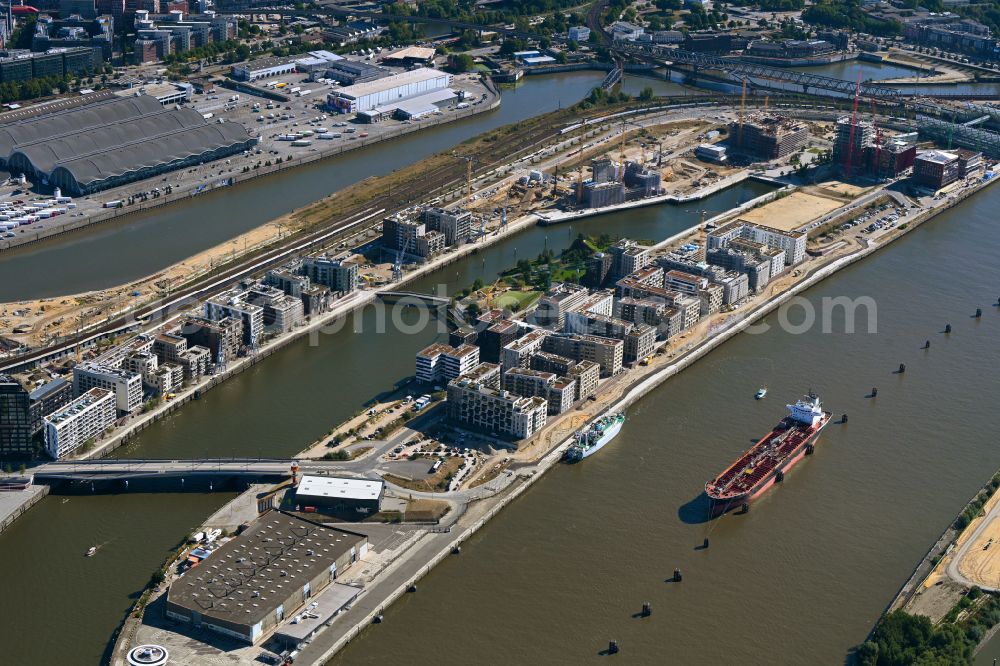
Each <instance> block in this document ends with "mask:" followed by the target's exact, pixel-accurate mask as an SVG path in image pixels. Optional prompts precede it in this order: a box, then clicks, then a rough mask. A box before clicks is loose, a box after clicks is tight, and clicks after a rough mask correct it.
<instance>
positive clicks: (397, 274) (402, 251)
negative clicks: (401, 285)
mask: <svg viewBox="0 0 1000 666" xmlns="http://www.w3.org/2000/svg"><path fill="white" fill-rule="evenodd" d="M410 240H411V239H410V237H409V236H407V237H406V241H404V242H403V247H401V248H399V250H398V251H397V252H396V261H394V262H393V264H392V279H393V280H395V281H399V280H400V279H401V278H402V277H403V257H404V256H405V255H406V250H407V248H409V247H410Z"/></svg>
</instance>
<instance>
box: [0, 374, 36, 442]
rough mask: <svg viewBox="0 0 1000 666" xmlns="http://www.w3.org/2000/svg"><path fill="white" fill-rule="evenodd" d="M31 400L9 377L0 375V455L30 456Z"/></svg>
mask: <svg viewBox="0 0 1000 666" xmlns="http://www.w3.org/2000/svg"><path fill="white" fill-rule="evenodd" d="M31 420H32V419H31V399H30V397H29V394H28V390H27V389H25V388H24V387H23V386H22V385H21V383H20V382H19V381H17V380H16V379H14V378H13V377H11V376H9V375H0V454H3V455H15V456H29V455H31V453H32V451H33V449H34V446H33V445H32V441H31V440H32V436H33V433H32V426H31Z"/></svg>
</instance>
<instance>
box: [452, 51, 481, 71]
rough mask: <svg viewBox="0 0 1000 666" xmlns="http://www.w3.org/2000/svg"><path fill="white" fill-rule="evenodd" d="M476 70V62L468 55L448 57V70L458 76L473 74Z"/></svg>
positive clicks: (461, 54)
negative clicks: (466, 73)
mask: <svg viewBox="0 0 1000 666" xmlns="http://www.w3.org/2000/svg"><path fill="white" fill-rule="evenodd" d="M475 68H476V61H475V60H473V59H472V56H470V55H469V54H468V53H455V54H452V55H450V56H448V69H449V70H451V71H452V72H455V73H456V74H460V73H462V72H471V71H472V70H474V69H475Z"/></svg>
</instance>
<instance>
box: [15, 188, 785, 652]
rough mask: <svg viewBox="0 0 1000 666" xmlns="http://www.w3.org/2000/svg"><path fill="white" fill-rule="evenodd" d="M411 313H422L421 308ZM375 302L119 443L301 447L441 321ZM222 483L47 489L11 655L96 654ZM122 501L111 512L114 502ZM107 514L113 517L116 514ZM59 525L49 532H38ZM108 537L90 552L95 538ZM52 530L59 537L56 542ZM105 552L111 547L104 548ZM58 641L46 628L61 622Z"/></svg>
mask: <svg viewBox="0 0 1000 666" xmlns="http://www.w3.org/2000/svg"><path fill="white" fill-rule="evenodd" d="M768 190H769V188H768V187H767V186H764V185H761V184H758V183H750V182H747V183H743V184H741V185H738V186H736V187H733V188H730V189H729V190H727V191H725V192H721V193H719V194H716V195H714V196H712V197H710V198H708V199H706V200H705V201H703V202H699V204H698V206H697V208H705V209H708V210H725V209H728V208H731V207H733V206H736V205H738V204H740V203H743V202H745V201H748V200H749V199H751V198H753V197H756V196H759V195H760V194H762V193H764V192H766V191H768ZM698 216H699V213H698V212H697V211H695V210H694V209H686V208H682V207H674V206H659V207H652V208H644V209H639V210H635V211H631V212H628V213H620V214H616V215H607V216H602V217H594V218H590V219H588V220H584V221H580V222H578V223H575V224H573V225H563V226H555V227H548V228H544V227H533V228H531V229H529V230H527V231H524V232H522V233H520V234H518V235H517V236H516V237H512V238H507V239H504V240H503V241H501V242H499V243H497V244H496V245H494V246H492V247H490V248H488V249H486V250H483V251H482V252H480V253H479V254H477V255H472V256H469V257H467V258H466V259H463V260H461V261H458V262H456V263H454V264H452V265H450V266H448V267H446V268H443V269H441V270H439V271H437V273H436V274H435V275H433V276H429V277H427V278H425V279H423V280H421V281H419V282H417V283H414V284H413V285H412V287H413V288H415V289H418V290H422V291H432V290H434V289H435V287H436V285H437V284H438V283H441V284H444V285H445V288H446V289H448V290H449V291H454V290H456V289H460V288H462V287H465V286H468V285H469V284H470V283H471V282H472V281H473V280H474V279H475V278H477V277H482V278H484V279H487V280H491V279H495V277H496V274H497V272H498V271H500V270H503V269H505V268H508V267H509V266H511V265H513V264H514V263H516V261H517V259H518V258H521V257H533V256H535V255H537V254H538V253H539V252H540V251H541V250H543V249H544V248H546V247H549V248H553V249H555V250H556V251H559V250H561V249H562V248H564V247H566V246H568V245H569V243H570V242H571V241H572V239H573V238H575V236H576V234H578V233H581V232H583V233H587V234H600V233H604V232H607V233H610V234H615V235H628V236H630V237H633V238H647V239H652V240H661V239H663V238H667V237H669V236H672V235H674V234H676V233H677V232H679V231H681V230H683V229H685V228H687V227H689V226H691V225H692V224H693V223H694V222H695V221H696V220H697V218H698ZM406 314H407V316H409V317H412V316H415V315H416V314H417V312H416V311H415V310H410V311H408V312H407V313H406ZM377 318H378V315H377V312H376V309H375V308H374V307H369V308H367V309H366V310H365V311H364V313H363V314H362V315H361V316H360V317H359V318H358V320H357V322H358V326H360V327H361V329H362V331H363V332H364V333H362V334H355V333H354V332H353V330H354V322H353V321H352V320H348V323H347V324H346V325H345V326H344V327H343V328H342V329H341V330H340V331H339V332H337V333H333V334H328V335H323V336H322V337H321V338H320V342H319V345H318V346H311V345H310V343H309V341H308V339H303V340H301V341H299V342H297V343H295V344H292V345H290V346H289V347H286V348H285V349H284V350H282V351H280V352H278V353H277V354H276V355H275V356H273V357H271V358H269V359H267V360H266V361H264V362H263V363H260V364H258V365H256V366H254V367H253V368H251V369H249V370H247V371H246V372H243V373H242V374H240V375H238V376H237V377H235V378H234V379H232V380H230V381H228V382H226V383H225V384H223V385H221V386H220V387H218V388H216V389H214V390H212V391H210V392H208V393H207V394H205V396H204V397H203V398H202V400H200V401H197V402H191V403H188V404H187V405H185V406H184V408H183V409H182V410H180V412H179V413H178V414H176V415H174V416H171V417H169V418H167V419H165V420H164V421H161V422H160V423H158V424H156V425H154V426H153V427H151V428H148V429H147V430H145V431H143V432H142V433H140V435H139V436H138V438H137V439H136V440H135V442H134V443H133V444H131V445H130V446H129V447H128V448H126V449H121V450H119V451H118V452H116V454H115V455H121V456H130V457H143V458H189V457H205V456H257V455H293V454H295V453H296V452H298V451H299V450H301V449H302V448H304V447H305V446H306V445H307V444H308V443H309V442H311V441H313V440H314V439H315V438H317V437H319V436H320V435H322V434H323V433H325V432H326V431H328V430H329V429H330V428H331V427H332V426H333V425H335V424H336V423H339V422H340V421H342V420H343V419H345V418H346V417H348V416H350V415H351V414H353V413H354V412H356V411H357V410H358V409H360V408H361V406H362V404H363V402H364V401H366V400H367V399H368V398H370V397H373V396H375V395H377V394H378V393H379V392H380V391H383V390H385V389H387V388H391V387H392V385H393V383H394V382H397V381H399V380H401V379H404V378H405V377H407V376H409V375H412V373H413V358H414V354H415V353H416V352H417V351H419V350H420V349H421V348H423V347H424V346H426V345H427V344H428V343H429V342H431V341H432V340H433V339H435V337H437V336H438V335H439V333H438V332H437V330H436V328H429V329H427V330H423V331H420V332H418V333H415V334H404V333H402V332H399V331H398V330H396V329H395V328H393V327H390V328H389V329H388V330H387V332H385V333H382V334H379V333H377V332H376V331H377V326H376V322H377ZM227 497H228V496H225V495H212V496H203V495H200V494H199V495H166V494H164V495H158V494H129V495H120V496H113V497H87V496H82V497H81V496H74V497H71V498H69V501H68V502H65V503H63V502H62V499H63V498H60V497H49V498H46V499H44V500H42V502H40V503H39V504H38V505H37V506H36V507H34V508H33V509H31V511H29V512H28V513H27V514H26V515H25V516H23V517H22V518H20V519H19V520H18V521H17V522H16V523H15V524H14V525H13V526H12V527H11V528H10V529H9V530H8V531H7V532H5V533H4V534H2V535H0V589H4V590H5V592H6V593H8V594H12V595H14V597H13V598H16V599H18V606H19V610H18V612H17V613H16V614H9V617H8V619H7V621H5V622H4V623H0V641H2V642H3V643H4V645H6V646H7V654H6V655H5V656H6V657H7V658H10V659H12V660H13V661H12V663H39V664H41V663H60V664H94V663H96V661H97V659H98V658H99V656H100V654H101V651H102V650H103V649H104V647H105V642H106V638H107V636H108V635H110V633H111V631H112V630H113V629H114V627H115V626H116V624H117V623H118V622H119V621H120V620H121V618H122V617H123V615H124V613H125V611H126V609H127V608H128V606H129V604H130V602H131V596H130V595H134V594H135V593H136V591H138V590H140V589H141V588H142V586H143V584H144V583H145V581H147V580H148V579H149V575H150V574H151V573H152V571H153V570H154V569H155V568H156V567H158V566H159V564H160V563H161V562H162V561H163V559H164V557H166V555H167V553H168V551H169V550H170V549H172V548H173V547H174V546H175V545H176V544H177V542H178V541H179V540H180V539H181V538H183V537H184V536H185V535H186V534H188V533H190V532H192V531H193V530H194V528H195V527H197V526H198V525H199V524H200V522H201V521H202V520H204V518H206V517H207V516H208V515H209V514H210V513H211V512H212V511H213V510H215V508H216V507H218V506H219V505H221V504H222V502H224V501H225V500H226V499H227ZM112 505H113V507H114V510H113V512H112V513H111V514H108V512H107V510H106V507H108V506H112ZM109 516H110V517H109ZM41 533H44V534H47V535H49V536H48V537H46V538H45V539H40V538H39V537H38V535H39V534H41ZM104 542H108V545H107V548H102V549H101V550H100V551H99V552H98V555H97V556H95V557H93V558H84V557H83V556H82V555H83V553H84V551H86V549H87V548H88V547H89V546H91V545H93V544H95V543H104ZM53 543H56V544H58V545H57V546H56V545H53ZM106 553H107V557H106V556H105V554H106ZM54 599H58V627H59V628H58V632H59V638H60V640H58V641H53V640H45V638H46V637H47V636H49V635H50V633H51V632H52V628H53V626H54V622H55V619H54V618H55V616H54V614H53V613H54V611H53V608H54V606H53V601H52V600H54Z"/></svg>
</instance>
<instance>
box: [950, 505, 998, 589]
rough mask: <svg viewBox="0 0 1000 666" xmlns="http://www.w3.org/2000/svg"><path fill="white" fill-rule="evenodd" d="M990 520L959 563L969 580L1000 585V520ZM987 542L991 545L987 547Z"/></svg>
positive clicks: (984, 584)
mask: <svg viewBox="0 0 1000 666" xmlns="http://www.w3.org/2000/svg"><path fill="white" fill-rule="evenodd" d="M987 520H989V521H990V522H988V523H987V524H986V529H984V530H983V533H982V534H980V535H979V538H977V539H976V541H975V542H973V543H972V545H971V546H970V547H969V552H968V553H966V554H965V557H963V558H962V559H961V561H959V563H958V570H959V571H960V572H962V575H963V576H965V577H966V578H968V579H969V580H971V581H973V582H975V583H977V584H979V585H982V586H984V587H990V588H996V587H1000V544H998V543H997V542H998V541H1000V520H998V519H997V518H995V517H994V518H987ZM987 544H989V547H988V548H987V547H986V546H987Z"/></svg>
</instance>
